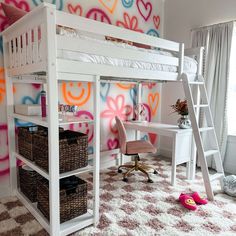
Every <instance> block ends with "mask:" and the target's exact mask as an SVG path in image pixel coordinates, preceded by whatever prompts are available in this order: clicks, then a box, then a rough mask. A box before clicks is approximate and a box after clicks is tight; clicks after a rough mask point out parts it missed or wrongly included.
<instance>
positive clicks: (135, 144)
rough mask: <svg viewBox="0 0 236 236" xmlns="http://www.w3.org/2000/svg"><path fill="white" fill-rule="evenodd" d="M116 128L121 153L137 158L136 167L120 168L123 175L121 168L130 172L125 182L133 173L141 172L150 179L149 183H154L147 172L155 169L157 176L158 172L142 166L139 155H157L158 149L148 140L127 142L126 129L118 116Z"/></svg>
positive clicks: (123, 166)
mask: <svg viewBox="0 0 236 236" xmlns="http://www.w3.org/2000/svg"><path fill="white" fill-rule="evenodd" d="M116 126H117V129H118V135H119V143H120V150H121V153H122V154H124V155H126V156H134V158H135V159H134V165H121V166H119V167H118V172H119V173H122V169H121V168H126V169H128V171H127V172H126V173H124V176H123V181H125V182H127V181H128V178H127V177H128V175H129V174H130V173H131V172H133V171H138V170H140V171H142V172H143V173H144V174H145V175H146V176H147V177H148V182H149V183H153V181H152V179H151V178H150V177H149V173H148V172H147V171H146V170H147V169H153V171H154V172H153V173H154V174H157V171H156V169H155V168H153V167H151V166H148V165H143V164H140V163H139V161H140V158H139V154H142V153H155V152H156V148H155V147H154V146H153V145H152V144H151V143H150V142H149V141H146V140H136V141H127V138H126V131H125V127H124V125H123V123H122V121H121V120H120V118H119V117H117V116H116Z"/></svg>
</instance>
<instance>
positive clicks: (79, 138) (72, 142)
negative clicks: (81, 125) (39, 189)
mask: <svg viewBox="0 0 236 236" xmlns="http://www.w3.org/2000/svg"><path fill="white" fill-rule="evenodd" d="M33 155H34V156H35V162H36V164H37V165H38V166H40V167H41V168H43V169H45V170H46V171H48V165H49V161H48V135H47V133H44V134H43V135H42V134H40V135H37V134H36V135H35V136H34V145H33ZM59 155H60V156H59V159H60V164H59V166H60V173H64V172H67V171H72V170H75V169H79V168H82V167H85V166H87V165H88V136H87V135H86V134H83V133H79V132H75V131H71V130H65V131H63V132H60V133H59Z"/></svg>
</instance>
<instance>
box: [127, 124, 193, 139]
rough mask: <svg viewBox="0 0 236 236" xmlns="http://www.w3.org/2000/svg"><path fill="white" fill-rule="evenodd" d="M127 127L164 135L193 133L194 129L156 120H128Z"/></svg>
mask: <svg viewBox="0 0 236 236" xmlns="http://www.w3.org/2000/svg"><path fill="white" fill-rule="evenodd" d="M124 126H125V128H126V129H134V130H139V131H141V132H146V133H157V134H159V135H163V136H173V135H175V134H192V129H180V128H179V127H178V126H177V125H169V124H162V123H154V122H141V121H140V122H139V121H134V122H132V121H126V122H124Z"/></svg>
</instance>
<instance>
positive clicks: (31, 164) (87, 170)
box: [13, 152, 93, 180]
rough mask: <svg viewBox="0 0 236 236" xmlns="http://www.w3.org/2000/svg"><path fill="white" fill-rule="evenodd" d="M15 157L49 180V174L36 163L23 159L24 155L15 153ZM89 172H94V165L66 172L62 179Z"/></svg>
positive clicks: (61, 176) (61, 175)
mask: <svg viewBox="0 0 236 236" xmlns="http://www.w3.org/2000/svg"><path fill="white" fill-rule="evenodd" d="M13 154H14V155H15V157H16V158H17V159H19V160H21V161H22V162H24V163H25V164H26V165H27V166H29V167H30V168H32V169H33V170H35V171H36V172H37V173H38V174H40V175H41V176H43V177H44V178H46V179H47V180H49V174H48V173H47V172H46V171H45V170H43V169H42V168H40V167H39V166H37V165H36V164H35V163H34V162H32V161H30V160H28V159H26V158H25V157H23V156H22V155H20V154H18V153H16V152H14V153H13ZM89 171H93V166H92V165H87V166H86V167H84V168H79V169H76V170H73V171H69V172H65V173H62V174H60V179H63V178H66V177H70V176H72V175H79V174H82V173H85V172H89Z"/></svg>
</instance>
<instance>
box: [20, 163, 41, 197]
mask: <svg viewBox="0 0 236 236" xmlns="http://www.w3.org/2000/svg"><path fill="white" fill-rule="evenodd" d="M37 178H38V173H37V172H36V171H34V170H32V169H31V168H30V167H28V166H26V165H24V166H20V167H19V185H20V190H21V192H22V193H23V194H24V195H25V196H26V197H27V198H28V199H29V200H30V201H31V202H37Z"/></svg>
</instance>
